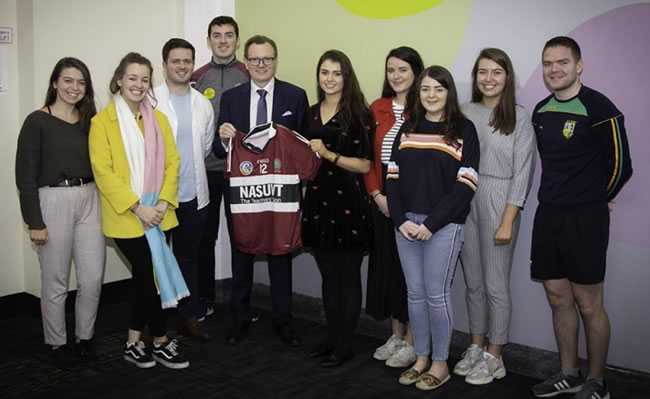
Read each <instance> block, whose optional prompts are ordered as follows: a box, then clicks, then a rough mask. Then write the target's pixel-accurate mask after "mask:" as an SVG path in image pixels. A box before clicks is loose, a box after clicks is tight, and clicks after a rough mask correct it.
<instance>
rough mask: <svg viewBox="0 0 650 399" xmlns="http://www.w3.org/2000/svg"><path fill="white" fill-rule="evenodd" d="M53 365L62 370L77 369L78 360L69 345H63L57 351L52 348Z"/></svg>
mask: <svg viewBox="0 0 650 399" xmlns="http://www.w3.org/2000/svg"><path fill="white" fill-rule="evenodd" d="M50 358H51V359H52V364H54V367H57V368H59V369H61V370H72V369H74V368H76V367H77V365H78V364H77V359H76V358H75V357H74V354H73V353H72V350H71V349H70V347H69V346H68V345H61V346H59V347H58V348H57V349H53V348H52V347H51V346H50Z"/></svg>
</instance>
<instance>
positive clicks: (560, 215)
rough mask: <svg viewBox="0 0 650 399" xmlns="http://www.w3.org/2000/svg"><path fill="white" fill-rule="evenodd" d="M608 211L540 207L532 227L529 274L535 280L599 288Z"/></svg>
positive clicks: (607, 237)
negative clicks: (596, 286) (597, 286)
mask: <svg viewBox="0 0 650 399" xmlns="http://www.w3.org/2000/svg"><path fill="white" fill-rule="evenodd" d="M608 243H609V209H608V208H607V204H605V205H602V206H597V207H595V208H589V209H585V210H557V209H550V208H548V207H545V206H543V205H539V206H538V207H537V212H536V213H535V222H534V225H533V242H532V247H531V257H530V274H531V277H532V278H533V279H536V280H555V279H564V278H566V279H568V280H569V281H571V282H573V283H577V284H597V283H600V282H602V281H603V280H604V279H605V263H606V259H607V244H608Z"/></svg>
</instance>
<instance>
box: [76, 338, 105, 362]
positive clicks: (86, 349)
mask: <svg viewBox="0 0 650 399" xmlns="http://www.w3.org/2000/svg"><path fill="white" fill-rule="evenodd" d="M74 353H75V355H76V356H77V358H78V359H79V360H81V361H82V362H94V361H97V360H98V359H99V356H97V352H96V351H95V345H94V344H93V341H92V339H89V340H85V339H82V340H81V342H78V343H75V344H74Z"/></svg>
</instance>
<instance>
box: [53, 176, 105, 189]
mask: <svg viewBox="0 0 650 399" xmlns="http://www.w3.org/2000/svg"><path fill="white" fill-rule="evenodd" d="M93 180H95V179H93V178H92V177H73V178H72V179H64V180H62V181H60V182H58V183H56V184H50V187H77V186H83V185H84V184H88V183H90V182H92V181H93Z"/></svg>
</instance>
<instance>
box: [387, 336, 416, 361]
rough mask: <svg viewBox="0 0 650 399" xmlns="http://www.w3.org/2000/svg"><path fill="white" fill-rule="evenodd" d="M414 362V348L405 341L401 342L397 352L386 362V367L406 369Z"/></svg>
mask: <svg viewBox="0 0 650 399" xmlns="http://www.w3.org/2000/svg"><path fill="white" fill-rule="evenodd" d="M414 362H415V348H414V347H413V345H411V344H409V343H408V342H406V341H402V345H400V346H399V347H398V348H397V350H395V352H394V353H393V354H392V355H391V357H389V358H388V360H386V366H388V367H396V368H397V367H400V368H404V367H408V366H410V365H412V364H413V363H414Z"/></svg>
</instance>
